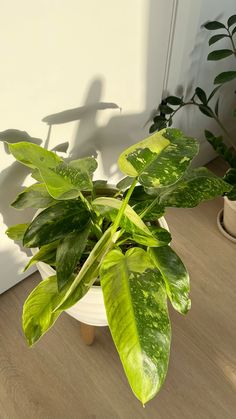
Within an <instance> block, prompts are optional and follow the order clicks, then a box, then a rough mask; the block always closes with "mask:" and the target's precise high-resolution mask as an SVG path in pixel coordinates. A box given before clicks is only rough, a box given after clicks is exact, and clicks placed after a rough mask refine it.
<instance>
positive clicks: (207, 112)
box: [198, 105, 214, 118]
mask: <svg viewBox="0 0 236 419" xmlns="http://www.w3.org/2000/svg"><path fill="white" fill-rule="evenodd" d="M198 108H199V110H200V111H201V113H203V114H204V115H206V116H208V117H209V118H214V112H213V111H212V110H211V108H209V106H206V105H199V106H198Z"/></svg>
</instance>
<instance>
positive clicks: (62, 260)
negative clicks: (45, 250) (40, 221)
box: [56, 223, 91, 291]
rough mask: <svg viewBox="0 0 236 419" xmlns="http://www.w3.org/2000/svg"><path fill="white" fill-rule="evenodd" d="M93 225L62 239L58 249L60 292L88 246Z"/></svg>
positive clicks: (57, 261)
mask: <svg viewBox="0 0 236 419" xmlns="http://www.w3.org/2000/svg"><path fill="white" fill-rule="evenodd" d="M90 229H91V224H90V223H88V224H87V226H86V227H85V229H83V230H81V231H72V232H71V233H69V234H68V235H66V236H65V237H64V239H62V240H61V241H60V243H59V245H58V248H57V256H56V266H57V284H58V289H59V291H61V290H62V288H63V287H64V285H65V284H67V282H68V281H69V280H70V277H71V275H72V274H73V272H74V270H75V268H76V265H77V264H78V262H79V260H80V257H81V255H82V253H83V251H84V249H85V246H86V244H87V239H88V235H89V232H90Z"/></svg>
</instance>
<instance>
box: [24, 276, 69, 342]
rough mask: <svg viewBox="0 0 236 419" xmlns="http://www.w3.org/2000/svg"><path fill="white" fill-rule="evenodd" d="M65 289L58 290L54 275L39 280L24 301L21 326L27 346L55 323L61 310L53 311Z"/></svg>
mask: <svg viewBox="0 0 236 419" xmlns="http://www.w3.org/2000/svg"><path fill="white" fill-rule="evenodd" d="M65 292H66V290H63V291H62V292H61V293H59V292H58V288H57V278H56V276H50V277H49V278H47V279H45V280H44V281H42V282H40V283H39V284H38V286H37V287H36V288H35V289H34V290H33V291H32V292H31V294H30V295H29V296H28V298H27V300H26V301H25V303H24V307H23V315H22V326H23V330H24V334H25V337H26V339H27V342H28V344H29V346H32V345H33V344H34V343H36V342H37V341H38V340H39V339H40V338H41V337H42V336H43V335H44V333H46V332H47V331H48V329H50V327H51V326H52V325H53V324H54V323H55V321H56V320H57V318H58V316H59V315H60V314H61V312H62V310H56V311H54V309H55V307H56V306H57V305H58V303H59V302H60V301H61V299H62V298H63V296H64V294H65Z"/></svg>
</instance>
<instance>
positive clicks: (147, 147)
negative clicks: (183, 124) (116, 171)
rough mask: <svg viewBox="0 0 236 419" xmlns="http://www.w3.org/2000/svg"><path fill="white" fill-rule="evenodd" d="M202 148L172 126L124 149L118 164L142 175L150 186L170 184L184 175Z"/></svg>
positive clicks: (132, 173)
mask: <svg viewBox="0 0 236 419" xmlns="http://www.w3.org/2000/svg"><path fill="white" fill-rule="evenodd" d="M198 148H199V147H198V143H197V141H196V140H195V139H193V138H190V137H185V136H184V134H183V133H182V132H181V131H179V130H177V129H172V128H168V129H165V130H162V131H160V132H157V133H155V134H153V135H151V136H150V137H148V138H146V139H145V140H142V141H140V142H139V143H137V144H134V145H132V146H131V147H129V148H128V149H126V150H125V151H123V153H122V154H121V155H120V157H119V160H118V164H119V168H120V170H121V171H122V172H123V173H125V174H126V175H129V176H132V177H138V181H139V182H140V183H141V184H142V185H144V186H146V187H161V186H167V185H169V184H172V183H175V182H176V181H177V180H178V179H179V178H180V177H181V176H183V174H184V172H185V171H186V169H187V168H188V166H189V164H190V163H191V160H192V159H193V157H194V156H195V155H196V154H197V153H198Z"/></svg>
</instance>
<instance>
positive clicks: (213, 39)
mask: <svg viewBox="0 0 236 419" xmlns="http://www.w3.org/2000/svg"><path fill="white" fill-rule="evenodd" d="M228 36H229V35H227V34H223V33H222V34H219V35H213V36H212V37H211V38H210V39H209V45H213V44H215V42H218V41H220V39H223V38H227V37H228Z"/></svg>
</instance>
